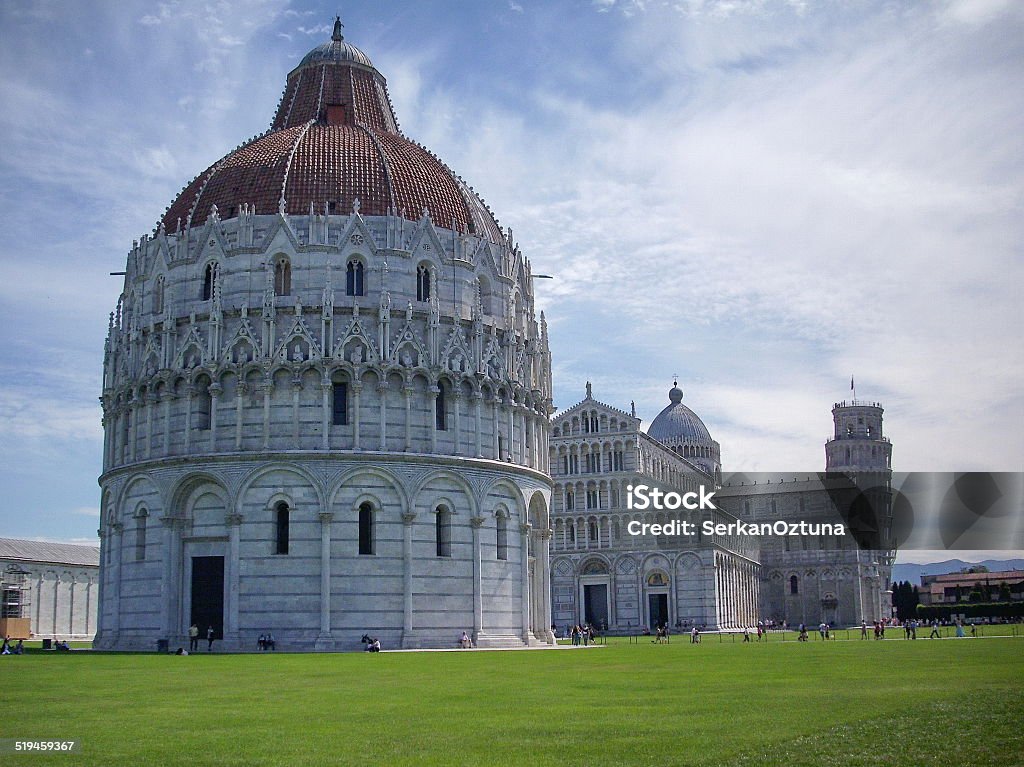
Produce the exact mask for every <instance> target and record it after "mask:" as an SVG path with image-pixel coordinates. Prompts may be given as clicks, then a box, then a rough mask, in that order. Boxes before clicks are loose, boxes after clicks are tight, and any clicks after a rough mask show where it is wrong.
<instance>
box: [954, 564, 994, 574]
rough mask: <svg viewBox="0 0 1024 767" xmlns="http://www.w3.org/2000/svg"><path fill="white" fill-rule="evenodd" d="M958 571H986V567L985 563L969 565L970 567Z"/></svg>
mask: <svg viewBox="0 0 1024 767" xmlns="http://www.w3.org/2000/svg"><path fill="white" fill-rule="evenodd" d="M960 572H962V573H987V572H988V568H987V567H985V565H971V566H970V567H965V568H963V569H962V570H961V571H960Z"/></svg>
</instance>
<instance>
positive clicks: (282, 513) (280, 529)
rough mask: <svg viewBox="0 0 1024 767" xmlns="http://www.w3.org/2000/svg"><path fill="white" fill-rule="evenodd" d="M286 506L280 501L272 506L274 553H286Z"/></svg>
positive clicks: (287, 514)
mask: <svg viewBox="0 0 1024 767" xmlns="http://www.w3.org/2000/svg"><path fill="white" fill-rule="evenodd" d="M288 516H289V510H288V504H287V503H285V502H284V501H281V502H280V503H278V504H277V505H276V506H274V553H275V554H287V553H288V521H289V520H288Z"/></svg>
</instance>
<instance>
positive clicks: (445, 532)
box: [434, 506, 452, 557]
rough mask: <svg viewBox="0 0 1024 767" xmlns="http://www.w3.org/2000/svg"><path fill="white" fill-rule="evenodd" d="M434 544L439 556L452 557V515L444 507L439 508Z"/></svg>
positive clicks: (435, 522) (435, 521) (435, 523)
mask: <svg viewBox="0 0 1024 767" xmlns="http://www.w3.org/2000/svg"><path fill="white" fill-rule="evenodd" d="M434 542H435V543H436V544H437V556H439V557H450V556H451V555H452V513H451V512H450V511H448V509H446V508H445V507H444V506H438V507H437V515H436V517H435V518H434Z"/></svg>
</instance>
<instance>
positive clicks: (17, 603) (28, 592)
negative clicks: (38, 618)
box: [0, 565, 32, 639]
mask: <svg viewBox="0 0 1024 767" xmlns="http://www.w3.org/2000/svg"><path fill="white" fill-rule="evenodd" d="M30 574H31V573H29V572H28V571H27V570H22V569H21V568H20V567H19V566H18V565H9V566H8V567H7V569H6V570H5V571H3V572H0V634H2V635H3V636H5V637H10V638H11V639H28V637H29V634H30V622H29V616H30V615H31V611H30V610H29V608H30V607H31V604H32V586H31V585H30V584H29V582H28V576H29V575H30Z"/></svg>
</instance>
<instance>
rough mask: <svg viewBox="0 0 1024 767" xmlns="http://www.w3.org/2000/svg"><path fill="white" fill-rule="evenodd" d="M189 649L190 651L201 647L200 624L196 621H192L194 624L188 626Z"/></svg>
mask: <svg viewBox="0 0 1024 767" xmlns="http://www.w3.org/2000/svg"><path fill="white" fill-rule="evenodd" d="M188 649H189V652H195V651H196V650H198V649H199V626H197V625H196V623H195V621H192V625H191V626H189V627H188Z"/></svg>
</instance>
